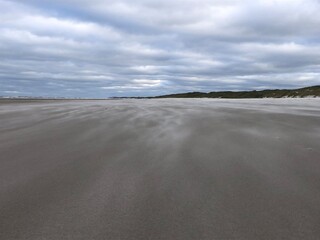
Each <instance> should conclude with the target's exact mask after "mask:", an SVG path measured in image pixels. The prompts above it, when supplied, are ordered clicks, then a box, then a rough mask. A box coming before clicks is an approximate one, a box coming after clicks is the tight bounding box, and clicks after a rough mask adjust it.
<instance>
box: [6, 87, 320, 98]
mask: <svg viewBox="0 0 320 240" xmlns="http://www.w3.org/2000/svg"><path fill="white" fill-rule="evenodd" d="M317 97H320V85H317V86H312V87H305V88H298V89H270V90H252V91H219V92H208V93H206V92H186V93H176V94H167V95H160V96H153V97H109V98H50V97H27V96H19V97H0V102H5V101H19V100H20V101H24V102H25V101H32V102H34V101H55V100H56V101H69V100H86V101H92V100H117V99H159V98H222V99H248V98H252V99H259V98H317Z"/></svg>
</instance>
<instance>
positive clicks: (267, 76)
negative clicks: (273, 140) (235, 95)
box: [0, 0, 320, 97]
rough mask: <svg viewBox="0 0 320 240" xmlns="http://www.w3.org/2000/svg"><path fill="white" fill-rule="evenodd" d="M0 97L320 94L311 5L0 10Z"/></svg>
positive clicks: (151, 3)
mask: <svg viewBox="0 0 320 240" xmlns="http://www.w3.org/2000/svg"><path fill="white" fill-rule="evenodd" d="M0 8H1V14H0V95H6V96H8V95H11V96H12V95H13V96H15V95H30V96H52V97H53V96H66V97H110V96H150V95H159V94H165V93H175V92H186V91H206V92H207V91H219V90H244V89H265V88H295V87H303V86H310V85H318V84H320V14H319V13H320V1H319V0H260V1H259V0H241V1H240V0H234V1H231V0H162V1H156V0H135V1H132V0H122V1H117V0H115V1H108V0H51V1H50V0H28V1H7V0H0Z"/></svg>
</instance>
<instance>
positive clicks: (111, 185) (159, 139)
mask: <svg viewBox="0 0 320 240" xmlns="http://www.w3.org/2000/svg"><path fill="white" fill-rule="evenodd" d="M0 239H4V240H11V239H19V240H20V239H21V240H29V239H30V240H31V239H32V240H38V239H39V240H40V239H41V240H44V239H45V240H46V239H50V240H51V239H57V240H64V239H86V240H88V239H110V240H118V239H119V240H120V239H121V240H125V239H137V240H144V239H156V240H158V239H159V240H160V239H161V240H162V239H163V240H171V239H172V240H173V239H174V240H180V239H181V240H188V239H192V240H202V239H208V240H214V239H217V240H224V239H228V240H230V239H236V240H242V239H243V240H251V239H252V240H257V239H266V240H270V239H272V240H276V239H282V240H283V239H290V240H291V239H304V240H308V239H314V240H316V239H320V99H260V100H220V99H162V100H105V101H36V102H30V101H29V102H28V101H27V102H25V103H24V102H23V101H22V102H21V101H20V102H19V103H17V102H16V103H15V104H11V103H10V101H6V102H2V103H0Z"/></svg>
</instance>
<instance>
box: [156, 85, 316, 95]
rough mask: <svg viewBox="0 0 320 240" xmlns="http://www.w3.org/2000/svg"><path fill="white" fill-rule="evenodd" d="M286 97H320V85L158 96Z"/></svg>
mask: <svg viewBox="0 0 320 240" xmlns="http://www.w3.org/2000/svg"><path fill="white" fill-rule="evenodd" d="M284 97H320V85H319V86H313V87H306V88H299V89H273V90H262V91H241V92H232V91H224V92H209V93H204V92H189V93H178V94H170V95H163V96H157V97H156V98H284Z"/></svg>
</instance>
